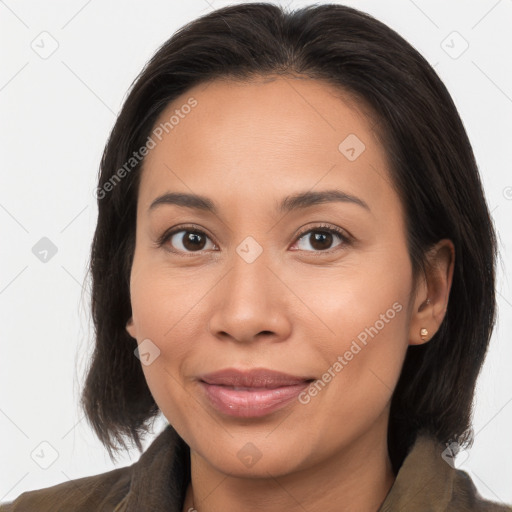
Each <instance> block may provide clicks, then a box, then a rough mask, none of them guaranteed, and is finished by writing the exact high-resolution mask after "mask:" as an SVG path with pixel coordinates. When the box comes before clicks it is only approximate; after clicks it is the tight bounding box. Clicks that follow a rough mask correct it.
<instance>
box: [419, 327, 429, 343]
mask: <svg viewBox="0 0 512 512" xmlns="http://www.w3.org/2000/svg"><path fill="white" fill-rule="evenodd" d="M420 336H421V339H422V340H423V341H425V340H426V339H427V336H428V329H425V327H423V328H422V329H420Z"/></svg>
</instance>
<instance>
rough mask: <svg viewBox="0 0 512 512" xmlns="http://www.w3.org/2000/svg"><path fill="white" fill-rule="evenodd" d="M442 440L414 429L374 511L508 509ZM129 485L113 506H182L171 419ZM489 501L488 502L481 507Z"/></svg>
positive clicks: (179, 444) (156, 510) (183, 456)
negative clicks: (480, 486)
mask: <svg viewBox="0 0 512 512" xmlns="http://www.w3.org/2000/svg"><path fill="white" fill-rule="evenodd" d="M443 452H445V453H446V449H445V446H443V445H442V444H440V443H438V442H437V441H436V440H435V439H434V438H432V437H429V436H427V435H424V434H420V435H418V437H417V438H416V441H415V443H414V445H413V447H412V449H411V450H410V451H409V453H408V455H407V456H406V458H405V459H404V462H403V463H402V466H401V467H400V470H399V471H398V474H397V476H396V479H395V482H394V483H393V486H392V487H391V489H390V490H389V492H388V494H387V496H386V498H385V500H384V502H383V503H382V505H381V507H380V508H379V511H378V512H400V511H403V512H409V511H411V510H414V511H415V512H422V511H425V512H427V511H428V512H445V511H448V510H449V511H450V512H452V511H461V512H462V511H477V510H484V509H485V510H486V511H489V512H491V511H497V512H498V511H512V509H511V508H508V507H505V506H500V505H497V504H492V503H491V502H486V501H484V500H483V499H482V498H481V497H480V496H479V494H478V492H477V491H476V488H475V486H474V484H473V482H472V481H471V479H470V477H469V476H468V474H467V473H465V472H464V471H461V470H457V469H454V468H453V467H452V465H451V464H450V463H448V462H446V461H445V460H444V459H443V456H442V455H443ZM132 471H133V473H132V479H131V485H130V490H129V492H128V494H127V495H126V496H125V497H124V499H123V500H122V501H121V502H120V503H119V504H118V505H117V507H116V508H115V510H114V512H140V510H151V511H152V512H182V507H183V502H184V499H185V493H186V489H187V486H188V484H189V482H190V449H189V447H188V445H187V444H186V443H185V442H184V441H183V439H181V437H180V436H179V435H178V433H177V432H176V431H175V430H174V428H173V427H172V426H171V425H168V426H167V427H166V428H165V430H164V431H163V432H162V433H161V434H160V435H159V436H158V437H157V438H156V439H155V440H154V441H153V442H152V444H151V445H150V446H149V447H148V449H147V450H146V451H145V452H144V453H143V454H142V455H141V457H140V459H139V460H138V462H136V463H135V464H133V466H132ZM483 507H488V508H483Z"/></svg>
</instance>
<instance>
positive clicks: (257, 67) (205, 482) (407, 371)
mask: <svg viewBox="0 0 512 512" xmlns="http://www.w3.org/2000/svg"><path fill="white" fill-rule="evenodd" d="M97 196H98V208H99V216H98V224H97V228H96V232H95V236H94V241H93V246H92V252H91V267H90V268H91V272H92V278H93V302H92V308H93V317H94V322H95V327H96V347H95V353H94V356H93V360H92V362H91V366H90V369H89V373H88V378H87V381H86V384H85V388H84V390H83V406H84V410H85V411H86V414H87V417H88V419H89V421H90V423H91V425H92V426H93V428H94V430H95V431H96V433H97V434H98V436H99V438H100V440H101V441H102V442H103V443H104V445H105V447H106V448H107V450H108V451H109V453H110V454H111V456H113V455H114V453H115V451H116V450H118V449H119V448H121V447H124V448H126V442H125V441H126V440H127V439H131V440H132V441H133V442H134V443H135V444H136V445H137V446H138V447H139V449H140V450H141V451H142V447H141V443H140V440H141V436H142V435H143V434H144V432H146V431H147V428H148V424H149V423H150V420H151V419H153V418H155V417H156V416H157V414H158V413H159V412H160V411H161V412H162V413H163V415H164V416H165V418H166V419H167V420H168V422H169V425H168V426H167V428H166V429H165V430H164V432H162V433H161V434H160V435H159V436H158V438H157V439H155V441H154V442H153V443H152V445H151V446H150V447H149V448H148V449H147V450H146V452H145V453H143V454H142V456H141V458H140V460H139V461H138V462H137V463H135V464H133V465H132V466H130V467H127V468H120V469H116V470H114V471H110V472H107V473H104V474H101V475H96V476H91V477H86V478H81V479H77V480H73V481H71V482H67V483H63V484H60V485H57V486H53V487H50V488H47V489H42V490H38V491H31V492H27V493H24V494H22V495H21V496H20V497H19V498H18V499H17V500H15V501H14V502H13V504H10V505H4V506H3V507H0V510H2V511H7V510H12V511H21V510H38V511H42V510H83V511H85V510H87V511H90V510H105V511H106V510H116V511H130V512H131V511H145V510H148V511H160V510H162V511H163V510H166V511H169V510H172V511H180V512H181V511H193V510H197V511H199V512H210V511H218V510H249V511H253V510H266V511H282V510H286V511H295V510H314V509H316V510H325V511H338V510H350V511H398V510H408V511H409V510H413V511H421V510H424V511H426V510H429V511H463V510H464V511H467V510H471V511H473V510H475V511H476V510H492V511H501V510H512V509H511V508H510V507H507V506H505V505H499V504H497V503H492V502H489V501H486V500H484V499H483V498H481V497H480V496H479V494H478V492H477V491H476V488H475V486H474V484H473V482H472V481H471V479H470V477H469V476H468V475H467V474H466V473H465V472H463V471H461V470H457V469H455V467H454V462H453V457H454V456H455V455H456V452H457V451H458V450H459V449H460V448H462V447H465V446H468V445H469V444H470V443H471V440H472V437H471V404H472V400H473V394H474V389H475V381H476V378H477V376H478V373H479V370H480V368H481V365H482V363H483V359H484V356H485V353H486V349H487V346H488V342H489V339H490V335H491V331H492V328H493V324H494V317H495V295H494V285H495V267H494V258H495V251H496V242H495V235H494V231H493V226H492V222H491V219H490V216H489V212H488V208H487V205H486V201H485V198H484V195H483V192H482V186H481V183H480V179H479V175H478V170H477V166H476V163H475V160H474V156H473V153H472V150H471V146H470V143H469V141H468V138H467V135H466V133H465V130H464V128H463V125H462V123H461V120H460V118H459V116H458V114H457V111H456V108H455V106H454V104H453V102H452V100H451V98H450V95H449V94H448V92H447V90H446V88H445V87H444V85H443V84H442V83H441V81H440V80H439V78H438V77H437V76H436V74H435V73H434V71H433V70H432V68H431V67H430V66H429V64H428V63H427V62H426V61H425V60H424V59H423V58H422V57H421V56H420V55H419V54H418V52H417V51H415V50H414V49H413V48H412V47H411V46H410V45H409V44H408V43H406V42H405V41H404V40H403V39H402V38H401V37H400V36H399V35H397V34H396V33H395V32H393V31H392V30H391V29H390V28H388V27H387V26H385V25H383V24H382V23H380V22H378V21H376V20H375V19H373V18H371V17H370V16H368V15H366V14H363V13H361V12H359V11H356V10H354V9H351V8H348V7H343V6H339V5H323V6H312V7H308V8H304V9H301V10H298V11H296V12H293V13H285V12H283V11H282V10H281V9H280V8H279V7H276V6H274V5H270V4H251V5H249V4H246V5H238V6H234V7H227V8H224V9H219V10H217V11H215V12H213V13H211V14H209V15H207V16H204V17H202V18H200V19H198V20H196V21H194V22H192V23H191V24H189V25H187V26H185V27H183V28H182V29H181V30H179V31H178V32H177V33H176V34H175V35H174V36H173V37H172V38H171V39H170V40H169V41H168V42H167V43H166V44H164V45H163V47H162V48H161V49H160V50H159V51H158V52H157V53H156V54H155V56H154V57H153V58H152V59H151V61H150V62H149V63H148V65H147V66H146V67H145V69H144V70H143V72H142V73H141V75H140V76H139V78H138V79H137V81H136V83H135V84H134V86H133V88H132V90H131V92H130V95H129V97H128V99H127V100H126V103H125V105H124V107H123V109H122V111H121V113H120V115H119V117H118V119H117V122H116V125H115V126H114V129H113V131H112V134H111V137H110V139H109V141H108V144H107V146H106V149H105V152H104V155H103V159H102V163H101V174H100V177H99V184H98V190H97Z"/></svg>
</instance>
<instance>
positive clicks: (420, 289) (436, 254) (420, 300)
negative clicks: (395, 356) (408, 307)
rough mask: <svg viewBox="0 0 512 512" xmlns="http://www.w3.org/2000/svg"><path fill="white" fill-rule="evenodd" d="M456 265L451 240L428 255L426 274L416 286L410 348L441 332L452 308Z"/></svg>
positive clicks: (446, 240) (439, 244)
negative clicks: (445, 318) (449, 303)
mask: <svg viewBox="0 0 512 512" xmlns="http://www.w3.org/2000/svg"><path fill="white" fill-rule="evenodd" d="M454 263H455V247H454V245H453V242H452V241H451V240H448V239H443V240H440V241H439V242H438V243H437V244H436V245H435V246H434V247H432V249H430V250H429V251H428V252H427V265H426V269H425V274H424V275H423V276H422V277H421V280H420V281H419V282H418V283H417V287H416V296H415V299H414V305H413V310H412V316H411V323H410V330H409V344H410V345H421V344H423V343H427V342H428V341H430V340H431V339H432V337H433V336H434V334H435V333H436V332H437V331H438V329H439V326H440V325H441V323H442V321H443V318H444V316H445V314H446V310H447V308H448V298H449V295H450V289H451V286H452V278H453V268H454Z"/></svg>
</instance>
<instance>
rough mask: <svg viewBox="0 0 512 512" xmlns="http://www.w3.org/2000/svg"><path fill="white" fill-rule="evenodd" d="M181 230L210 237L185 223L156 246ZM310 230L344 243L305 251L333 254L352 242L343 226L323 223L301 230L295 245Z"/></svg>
mask: <svg viewBox="0 0 512 512" xmlns="http://www.w3.org/2000/svg"><path fill="white" fill-rule="evenodd" d="M180 231H185V232H191V233H196V234H199V235H204V236H206V237H208V238H210V237H209V236H208V235H207V234H206V233H205V232H204V231H202V230H200V229H198V228H197V227H196V226H193V225H184V226H179V227H177V228H174V229H173V230H172V231H166V232H165V233H163V234H162V235H161V236H160V237H159V238H158V240H157V241H156V246H157V247H162V246H163V245H164V244H165V243H166V242H167V241H168V240H169V239H170V238H171V237H172V236H173V235H175V234H176V233H179V232H180ZM310 232H321V233H325V232H327V233H331V234H334V235H337V236H338V237H339V238H340V239H341V242H342V243H341V244H340V245H337V246H335V247H333V248H332V249H326V250H325V251H303V252H308V253H313V254H319V255H322V254H331V253H332V252H335V251H336V250H339V249H341V248H343V247H344V246H346V245H349V244H350V243H351V242H352V239H351V237H350V236H349V235H348V234H347V233H346V232H345V231H344V230H342V229H341V228H338V227H336V226H331V225H328V224H321V225H319V226H313V227H312V228H311V227H308V228H305V229H304V230H302V231H301V232H299V233H298V235H297V237H296V239H295V242H294V245H295V243H296V242H297V241H299V240H300V239H301V238H303V237H304V235H306V234H307V233H310ZM210 240H211V238H210ZM215 245H217V244H215ZM168 250H169V251H170V252H172V253H174V254H178V255H181V256H194V255H196V254H201V253H202V252H203V251H193V252H183V251H178V250H175V249H168ZM297 250H298V251H300V249H297Z"/></svg>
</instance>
